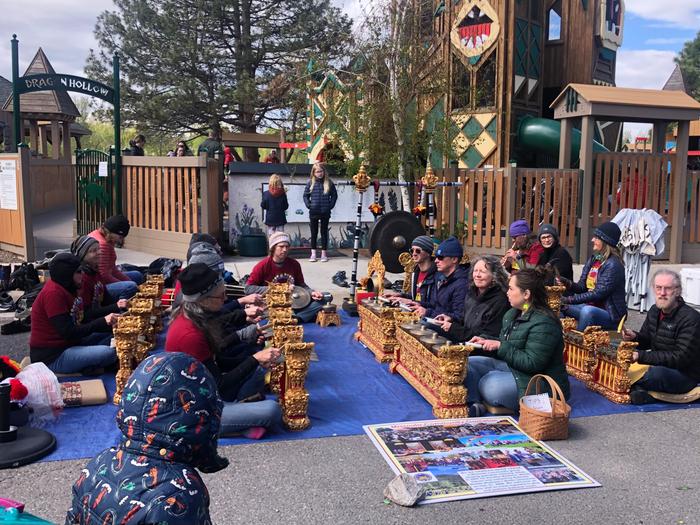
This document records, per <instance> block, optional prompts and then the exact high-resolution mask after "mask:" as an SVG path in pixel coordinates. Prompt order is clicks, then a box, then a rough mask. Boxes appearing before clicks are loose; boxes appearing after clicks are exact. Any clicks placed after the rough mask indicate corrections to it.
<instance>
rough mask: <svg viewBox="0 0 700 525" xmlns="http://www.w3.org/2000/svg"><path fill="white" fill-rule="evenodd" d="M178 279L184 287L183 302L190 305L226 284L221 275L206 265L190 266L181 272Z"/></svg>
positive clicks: (196, 264)
mask: <svg viewBox="0 0 700 525" xmlns="http://www.w3.org/2000/svg"><path fill="white" fill-rule="evenodd" d="M178 279H179V281H180V285H181V286H182V300H183V301H185V302H188V303H193V302H195V301H197V300H199V299H201V298H202V297H206V296H207V295H208V294H210V293H211V292H212V291H213V290H214V289H216V287H217V286H219V284H221V283H223V282H224V281H223V279H222V278H221V274H219V273H217V272H215V271H214V270H212V269H211V268H209V266H207V265H206V264H204V263H195V264H190V265H189V266H188V267H187V268H185V269H184V270H182V271H181V272H180V275H178Z"/></svg>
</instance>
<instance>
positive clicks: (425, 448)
mask: <svg viewBox="0 0 700 525" xmlns="http://www.w3.org/2000/svg"><path fill="white" fill-rule="evenodd" d="M364 429H365V432H366V433H367V435H369V437H370V439H371V440H372V442H373V443H374V445H375V446H376V447H377V449H379V451H380V452H381V453H382V456H384V459H386V461H387V463H389V465H390V466H391V468H392V469H393V470H394V472H395V473H396V474H402V473H404V472H405V473H408V474H409V475H411V476H412V477H414V478H415V480H416V481H417V482H418V483H419V484H423V485H424V486H425V489H426V496H425V499H424V500H423V501H421V502H420V503H421V504H424V503H438V502H442V501H454V500H459V499H474V498H486V497H490V496H502V495H506V494H521V493H527V492H543V491H550V490H562V489H577V488H589V487H599V486H600V484H599V483H598V482H597V481H595V480H594V479H593V478H591V477H590V476H588V475H587V474H586V473H585V472H583V471H582V470H581V469H579V468H578V467H576V466H575V465H573V464H572V463H570V462H569V461H568V460H566V459H565V458H563V457H562V456H560V455H559V454H557V453H556V452H555V451H554V450H552V449H551V448H549V447H548V446H547V445H545V444H544V443H542V442H540V441H536V440H534V439H532V438H531V437H529V436H528V435H527V434H525V433H524V432H523V431H522V430H521V429H520V428H519V427H518V425H517V424H516V422H515V420H513V419H512V418H510V417H484V418H478V419H436V420H430V421H411V422H407V423H387V424H380V425H367V426H365V427H364Z"/></svg>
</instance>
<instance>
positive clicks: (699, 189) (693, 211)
mask: <svg viewBox="0 0 700 525" xmlns="http://www.w3.org/2000/svg"><path fill="white" fill-rule="evenodd" d="M687 210H688V211H687V212H686V219H685V228H684V229H683V240H684V241H685V242H687V243H700V171H689V172H688V207H687Z"/></svg>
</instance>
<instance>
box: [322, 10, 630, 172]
mask: <svg viewBox="0 0 700 525" xmlns="http://www.w3.org/2000/svg"><path fill="white" fill-rule="evenodd" d="M414 1H415V9H416V12H417V13H418V14H419V16H418V19H419V26H420V27H419V28H418V36H419V39H420V41H419V42H417V45H420V46H422V50H424V51H422V52H425V53H426V54H427V57H428V59H427V60H426V62H427V63H428V64H429V67H427V68H425V69H424V70H423V71H421V72H420V73H419V74H420V75H421V79H425V80H426V82H427V81H428V79H429V78H430V77H434V76H436V75H445V73H446V80H447V81H446V84H445V86H446V89H444V92H443V93H440V94H437V95H436V94H431V95H422V94H417V96H416V99H417V100H416V102H417V108H418V112H419V116H420V117H421V118H422V120H423V125H424V128H425V129H426V130H427V131H428V132H429V133H432V132H433V131H434V130H435V129H436V128H437V127H438V126H440V125H442V128H441V129H445V128H446V129H447V132H446V133H447V135H448V137H447V140H448V144H449V146H450V147H451V149H452V150H453V152H454V154H455V155H456V157H457V163H458V166H459V167H460V168H480V167H484V166H495V167H503V166H506V165H508V164H510V163H511V162H512V161H517V162H518V164H519V165H526V164H529V165H535V164H537V163H539V165H542V163H543V162H545V161H547V160H549V164H550V166H551V167H555V166H556V159H557V157H558V147H559V138H558V134H559V124H558V123H557V122H555V121H553V120H549V118H551V116H552V111H551V110H550V108H549V105H550V103H551V102H552V101H553V100H554V99H555V98H556V97H557V95H558V94H559V93H560V92H561V91H562V90H563V89H564V88H565V87H566V86H567V85H568V84H569V83H581V84H598V85H606V86H613V85H614V82H615V63H616V54H617V49H618V47H619V46H620V45H621V43H622V33H623V19H624V2H623V0H458V1H454V0H414ZM352 96H356V95H355V91H354V90H353V89H348V86H346V85H344V84H343V83H342V81H340V80H339V79H338V76H337V75H336V74H335V73H332V72H331V73H328V74H326V76H325V77H324V78H323V79H322V80H321V81H320V82H319V83H318V84H316V85H314V86H311V89H310V90H309V101H308V104H309V106H308V115H309V119H308V121H309V122H308V128H309V136H308V141H309V149H308V153H309V159H310V160H311V161H314V160H316V159H317V158H318V155H319V153H320V152H321V151H322V150H323V147H324V144H325V143H326V142H331V140H329V139H328V136H332V137H333V138H334V139H335V140H336V141H337V139H338V136H339V135H340V137H339V138H340V142H341V147H343V146H342V135H343V132H351V129H350V128H351V127H352V123H347V125H346V126H345V129H342V130H341V132H340V134H339V133H338V130H337V129H336V130H334V131H333V133H329V129H328V128H327V124H328V120H329V119H328V118H327V114H328V113H329V111H330V110H329V107H328V106H329V103H330V102H331V101H332V103H333V104H335V105H336V107H340V106H341V105H342V103H343V101H344V99H345V98H349V97H352ZM543 117H544V118H543ZM533 118H534V119H536V120H532V119H533ZM528 119H530V120H528ZM597 126H598V132H597V133H596V136H597V140H598V141H599V142H602V143H604V144H606V145H607V146H608V149H614V146H615V143H616V141H617V140H618V139H619V135H620V133H619V130H620V126H619V125H612V126H607V125H606V123H604V122H600V123H598V124H597ZM519 144H520V146H521V148H520V149H519V148H518V145H519ZM523 145H525V146H526V149H527V151H526V152H524V151H523V147H522V146H523ZM533 146H534V147H533ZM344 149H345V148H344ZM533 150H536V153H537V154H538V158H534V157H533V155H532V153H533ZM524 153H528V154H529V155H528V154H526V155H524ZM430 160H431V164H432V166H433V168H442V167H446V164H447V162H446V160H447V159H446V158H444V157H443V156H442V155H441V154H439V153H435V152H434V153H433V155H432V157H431V159H430Z"/></svg>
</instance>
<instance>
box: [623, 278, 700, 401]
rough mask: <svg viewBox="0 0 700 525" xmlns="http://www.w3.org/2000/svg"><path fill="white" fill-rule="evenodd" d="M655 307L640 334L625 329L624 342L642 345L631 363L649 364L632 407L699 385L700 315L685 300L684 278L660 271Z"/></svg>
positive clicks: (654, 281)
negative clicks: (654, 396)
mask: <svg viewBox="0 0 700 525" xmlns="http://www.w3.org/2000/svg"><path fill="white" fill-rule="evenodd" d="M652 285H653V287H654V293H655V294H656V304H655V305H654V306H652V307H651V308H650V309H649V312H648V313H647V317H646V319H645V320H644V324H643V325H642V328H641V329H640V330H639V332H635V331H633V330H629V329H624V330H623V332H622V337H623V339H625V340H627V341H636V342H637V343H639V345H638V351H636V352H634V353H633V354H632V360H633V361H634V362H636V363H639V364H641V365H650V367H649V369H648V370H647V371H646V372H645V373H644V375H643V376H642V378H641V379H639V380H638V381H637V382H636V383H634V385H632V390H631V392H630V397H631V401H632V403H633V404H639V405H641V404H645V403H654V402H656V399H654V398H653V397H652V396H650V395H649V394H648V392H649V391H652V392H663V393H666V394H685V393H686V392H689V391H690V390H692V389H693V388H695V387H696V386H697V385H698V383H699V382H700V351H698V344H699V342H700V313H698V312H697V311H696V310H695V309H694V308H691V307H690V306H688V305H687V304H685V301H683V297H682V289H681V278H680V275H678V274H677V273H676V272H674V271H671V270H658V271H657V272H656V273H655V274H654V277H653V279H652Z"/></svg>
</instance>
